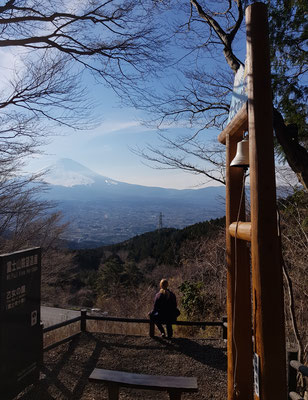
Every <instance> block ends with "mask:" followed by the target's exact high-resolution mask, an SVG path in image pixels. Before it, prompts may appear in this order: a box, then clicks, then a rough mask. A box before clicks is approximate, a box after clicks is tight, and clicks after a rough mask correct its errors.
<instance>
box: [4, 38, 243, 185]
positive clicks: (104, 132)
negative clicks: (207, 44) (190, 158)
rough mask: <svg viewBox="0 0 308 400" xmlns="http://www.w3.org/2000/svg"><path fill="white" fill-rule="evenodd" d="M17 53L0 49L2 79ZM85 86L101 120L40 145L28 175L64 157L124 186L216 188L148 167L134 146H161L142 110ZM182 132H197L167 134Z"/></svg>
mask: <svg viewBox="0 0 308 400" xmlns="http://www.w3.org/2000/svg"><path fill="white" fill-rule="evenodd" d="M243 47H244V48H245V42H244V45H243ZM14 52H15V53H14V54H12V53H10V52H9V50H2V49H0V71H1V72H2V76H3V72H5V73H6V74H9V71H10V66H11V65H13V64H14V63H15V62H16V60H17V58H18V50H16V49H14ZM208 62H209V63H210V62H211V61H209V60H208ZM0 75H1V74H0ZM4 75H5V74H4ZM0 80H1V77H0ZM86 84H87V86H88V91H89V93H90V94H91V96H92V97H93V98H94V99H95V104H96V109H95V113H96V114H97V115H99V116H100V118H101V121H102V122H101V123H100V124H99V126H97V127H95V128H94V129H91V130H83V131H69V130H68V129H66V128H63V127H60V128H59V129H58V131H57V136H54V137H51V139H50V141H49V144H47V145H45V146H43V147H41V151H42V152H43V154H42V155H40V156H36V157H34V158H32V159H29V163H28V164H27V167H26V171H27V172H34V171H37V170H40V169H42V168H46V167H49V166H50V165H52V164H54V163H55V162H56V161H57V160H58V159H61V158H70V159H72V160H74V161H77V162H79V163H81V164H83V165H84V166H86V167H87V168H90V169H92V170H93V171H95V172H97V173H99V174H102V175H104V176H107V177H109V178H112V179H115V180H119V181H122V182H128V183H133V184H140V185H146V186H160V187H165V188H176V189H187V188H200V187H204V186H215V185H217V183H215V182H214V181H212V182H210V183H206V184H205V183H204V182H205V180H204V179H203V178H202V177H201V176H200V175H193V174H190V173H185V172H184V171H180V170H158V169H155V168H151V167H150V166H148V165H146V164H145V163H146V161H145V160H144V159H142V158H141V157H140V156H138V155H136V154H134V153H133V152H132V151H131V148H135V147H136V146H138V147H139V148H143V147H145V146H146V145H147V144H151V145H154V146H156V145H158V144H159V142H158V138H157V134H156V131H155V130H154V129H149V128H146V127H145V126H143V125H142V124H141V122H140V120H141V119H142V118H143V115H142V113H141V111H137V110H134V109H132V108H129V107H124V108H123V107H121V108H120V107H119V101H118V99H117V97H116V95H115V94H114V93H113V92H112V90H111V89H108V88H106V87H104V86H102V85H97V84H95V83H94V82H93V81H90V80H89V81H87V82H86ZM179 133H180V134H182V135H184V134H185V133H187V134H191V133H192V131H191V130H188V129H186V130H185V129H184V128H178V127H173V128H170V129H169V131H168V135H169V134H170V135H176V134H179ZM219 133H220V132H219V131H211V132H210V134H209V140H210V141H216V140H217V136H218V134H219Z"/></svg>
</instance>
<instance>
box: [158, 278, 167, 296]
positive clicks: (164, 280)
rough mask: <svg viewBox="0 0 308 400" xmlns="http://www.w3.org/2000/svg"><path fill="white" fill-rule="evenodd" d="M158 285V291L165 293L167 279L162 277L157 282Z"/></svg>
mask: <svg viewBox="0 0 308 400" xmlns="http://www.w3.org/2000/svg"><path fill="white" fill-rule="evenodd" d="M159 287H160V291H161V292H162V293H166V290H167V288H168V281H167V279H162V280H161V281H160V282H159Z"/></svg>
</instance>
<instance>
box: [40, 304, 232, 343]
mask: <svg viewBox="0 0 308 400" xmlns="http://www.w3.org/2000/svg"><path fill="white" fill-rule="evenodd" d="M87 321H106V322H119V323H134V324H147V325H149V336H150V337H154V334H155V326H154V323H153V322H152V321H151V320H150V319H141V318H122V317H108V316H99V315H88V314H87V310H81V312H80V316H78V317H75V318H72V319H69V320H67V321H63V322H60V323H58V324H55V325H52V326H48V327H47V328H44V327H42V341H44V340H43V338H44V336H46V335H47V334H48V333H50V332H54V331H57V330H60V329H61V328H65V327H69V326H71V325H75V332H74V333H73V334H70V333H68V334H66V335H65V334H64V335H62V337H61V339H60V340H59V338H58V340H56V341H54V342H53V343H51V344H48V345H47V346H43V348H44V350H49V349H50V348H52V347H55V346H57V345H59V344H62V343H65V342H67V341H69V340H71V339H72V338H73V337H75V336H77V335H79V333H80V332H86V331H87ZM76 324H78V325H77V326H76ZM173 325H178V326H191V327H201V328H203V329H204V328H206V327H209V326H214V327H220V328H221V330H222V339H227V324H226V317H223V320H222V321H217V322H213V321H200V322H198V321H176V322H174V324H173ZM63 336H65V337H64V338H63Z"/></svg>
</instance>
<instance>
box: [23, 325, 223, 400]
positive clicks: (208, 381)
mask: <svg viewBox="0 0 308 400" xmlns="http://www.w3.org/2000/svg"><path fill="white" fill-rule="evenodd" d="M95 367H100V368H106V369H112V370H122V371H129V372H136V373H144V374H153V375H175V376H196V377H197V379H198V386H199V393H197V394H186V395H185V394H183V396H182V398H183V400H184V399H198V400H201V399H207V400H208V399H222V398H225V397H226V368H227V361H226V352H225V349H224V348H222V347H221V344H220V345H217V346H215V344H213V343H208V342H207V341H206V340H196V341H194V340H190V339H183V338H175V339H172V340H171V341H169V340H164V339H161V338H155V339H151V338H149V337H140V336H125V335H110V334H108V335H107V334H105V335H104V334H101V333H100V334H92V333H85V334H81V335H80V336H78V337H76V338H75V339H74V340H72V341H70V342H68V343H65V344H62V345H60V346H58V347H55V348H53V349H51V350H49V351H46V352H45V353H44V363H43V365H42V366H41V377H40V380H39V382H38V383H37V384H35V385H32V386H30V387H29V388H28V389H27V390H26V391H25V392H23V393H22V394H20V395H19V396H18V399H19V400H54V399H58V400H62V399H63V400H64V399H67V400H73V399H74V400H94V399H95V400H96V399H99V400H104V399H108V395H107V389H106V388H105V387H104V386H103V385H100V384H95V383H90V382H88V377H89V375H90V374H91V372H92V370H93V369H94V368H95ZM185 396H187V397H185ZM121 399H127V400H133V399H134V400H137V399H140V400H141V399H142V400H147V399H153V400H154V399H161V400H163V399H168V395H167V393H161V392H153V391H141V390H133V389H121V391H120V400H121Z"/></svg>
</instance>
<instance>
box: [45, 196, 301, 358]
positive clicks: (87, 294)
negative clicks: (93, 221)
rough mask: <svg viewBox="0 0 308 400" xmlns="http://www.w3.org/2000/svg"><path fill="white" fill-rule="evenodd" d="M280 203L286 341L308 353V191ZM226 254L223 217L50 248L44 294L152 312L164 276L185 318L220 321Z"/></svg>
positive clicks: (57, 302)
mask: <svg viewBox="0 0 308 400" xmlns="http://www.w3.org/2000/svg"><path fill="white" fill-rule="evenodd" d="M277 206H278V210H279V216H280V221H279V224H280V232H281V239H282V268H283V274H284V301H285V318H286V332H287V347H288V348H292V347H294V346H295V345H296V347H297V346H298V347H299V349H300V350H301V354H302V357H303V359H306V358H307V351H308V340H307V330H306V327H307V323H308V316H307V313H306V308H305V304H306V303H305V302H306V299H307V265H308V195H307V193H306V192H305V191H303V190H298V191H296V192H295V193H294V194H293V195H290V196H287V197H284V198H280V199H279V200H278V202H277ZM225 257H226V254H225V219H224V218H220V219H215V220H210V221H205V222H203V223H198V224H195V225H192V226H188V227H186V228H184V229H182V230H178V229H166V228H163V229H161V230H156V231H153V232H148V233H145V234H143V235H140V236H136V237H134V238H132V239H130V240H127V241H125V242H123V243H119V244H115V245H110V246H103V247H98V248H96V249H85V250H75V251H68V250H61V251H60V250H58V249H50V250H49V251H48V253H46V254H45V256H44V262H43V277H42V300H43V303H44V304H45V305H50V306H59V307H71V308H77V309H78V308H82V307H86V308H92V307H95V308H100V309H101V310H102V311H104V312H108V314H109V315H113V316H123V317H136V318H146V317H147V314H148V312H149V311H150V310H151V307H152V303H153V299H154V295H155V293H156V292H157V290H158V283H159V281H160V279H162V278H167V279H168V280H169V282H170V287H171V288H172V290H173V291H174V292H175V293H176V295H177V299H178V305H179V308H180V310H181V319H182V320H195V321H202V320H207V321H211V320H212V321H221V319H222V317H223V316H224V315H225V314H226V261H225ZM50 263H52V265H51V264H50Z"/></svg>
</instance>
